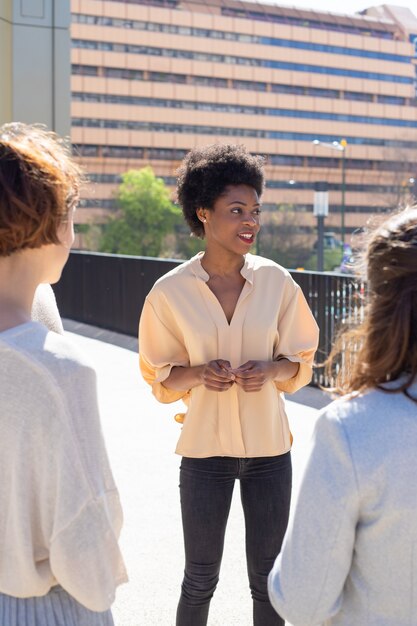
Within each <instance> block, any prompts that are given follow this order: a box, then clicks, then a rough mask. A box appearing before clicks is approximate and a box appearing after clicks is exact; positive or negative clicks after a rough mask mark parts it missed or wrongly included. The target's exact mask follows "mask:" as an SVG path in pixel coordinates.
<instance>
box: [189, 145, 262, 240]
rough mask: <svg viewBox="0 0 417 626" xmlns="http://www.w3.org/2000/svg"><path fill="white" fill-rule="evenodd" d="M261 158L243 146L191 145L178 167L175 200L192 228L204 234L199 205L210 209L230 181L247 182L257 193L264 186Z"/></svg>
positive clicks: (259, 193) (201, 234) (199, 235)
mask: <svg viewBox="0 0 417 626" xmlns="http://www.w3.org/2000/svg"><path fill="white" fill-rule="evenodd" d="M263 165H264V158H263V157H261V156H254V155H252V154H250V153H249V152H248V150H247V149H246V148H245V146H242V145H235V144H211V145H208V146H204V147H202V148H194V149H193V150H191V151H190V152H189V153H188V154H187V156H186V157H185V158H184V160H183V162H182V164H181V166H180V168H179V169H178V171H177V176H178V179H177V200H178V203H179V204H180V206H181V208H182V211H183V213H184V217H185V219H186V221H187V223H188V225H189V227H190V229H191V232H192V233H193V234H194V235H196V236H197V237H200V238H201V239H202V238H204V227H203V225H202V223H201V221H200V220H199V219H198V217H197V214H196V211H197V209H199V208H205V209H209V210H213V206H214V203H215V201H216V200H217V198H218V197H219V196H221V195H222V193H223V192H224V190H225V189H226V187H228V186H229V185H249V186H250V187H253V188H254V189H255V191H256V193H257V194H258V196H259V197H260V196H261V194H262V191H263V188H264V172H263Z"/></svg>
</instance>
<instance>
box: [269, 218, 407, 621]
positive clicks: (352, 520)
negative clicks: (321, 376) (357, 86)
mask: <svg viewBox="0 0 417 626" xmlns="http://www.w3.org/2000/svg"><path fill="white" fill-rule="evenodd" d="M364 260H365V270H366V281H367V295H366V298H367V304H366V308H365V313H364V319H363V321H362V323H361V324H360V325H359V326H358V327H356V328H353V329H351V330H348V331H347V332H345V333H343V334H342V335H340V337H339V339H338V341H337V343H336V345H335V348H334V350H333V352H332V354H331V356H330V361H329V371H330V372H331V373H333V374H334V375H335V377H336V388H337V390H338V391H339V392H340V393H341V394H342V395H343V396H344V397H343V398H341V399H339V400H337V401H336V402H333V403H332V404H331V405H329V406H328V407H327V408H326V409H324V411H323V412H322V414H321V415H320V417H319V419H318V422H317V426H316V431H315V436H314V438H313V442H312V448H311V452H310V456H309V459H308V462H307V466H306V469H305V473H304V477H303V480H302V483H301V488H300V492H299V496H298V499H297V501H296V505H295V510H294V514H293V515H292V519H291V522H290V525H289V527H288V531H287V534H286V537H285V540H284V545H283V549H282V552H281V554H280V555H279V556H278V558H277V560H276V563H275V566H274V568H273V570H272V572H271V574H270V577H269V592H270V598H271V602H272V604H273V606H274V607H275V609H276V610H277V611H278V612H279V614H280V615H283V616H284V617H285V618H286V619H287V620H289V621H290V622H291V624H293V625H294V626H309V625H311V626H313V625H317V624H322V623H326V625H327V624H329V625H332V626H336V625H337V626H352V624H358V625H359V624H360V625H362V624H363V625H365V624H366V626H405V625H406V624H407V625H410V624H417V481H416V475H417V207H413V208H410V209H407V210H405V211H402V212H401V213H398V214H396V215H394V216H392V217H390V218H389V219H388V220H386V221H385V222H384V223H383V224H382V225H381V226H379V228H377V230H376V231H375V232H374V233H373V234H372V235H371V237H370V239H369V243H368V245H367V247H366V250H365V257H364Z"/></svg>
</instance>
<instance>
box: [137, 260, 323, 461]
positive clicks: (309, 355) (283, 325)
mask: <svg viewBox="0 0 417 626" xmlns="http://www.w3.org/2000/svg"><path fill="white" fill-rule="evenodd" d="M202 254H203V253H199V254H197V255H196V256H195V257H193V258H192V259H190V260H189V261H187V262H185V263H183V264H182V265H179V266H178V267H177V268H175V269H174V270H172V271H171V272H168V274H165V276H162V278H160V279H159V280H158V281H157V282H156V283H155V285H154V287H153V288H152V290H151V291H150V293H149V294H148V296H147V298H146V301H145V304H144V308H143V311H142V315H141V320H140V324H139V352H140V367H141V371H142V374H143V377H144V379H145V380H146V381H147V382H148V383H149V384H150V385H151V386H152V391H153V393H154V395H155V397H156V398H157V399H158V400H159V401H160V402H175V401H176V400H179V399H180V398H182V399H183V400H184V401H185V403H186V404H187V407H188V410H187V412H186V414H185V419H184V423H183V426H182V431H181V435H180V438H179V441H178V445H177V448H176V452H177V453H178V454H181V455H183V456H189V457H210V456H231V457H257V456H274V455H278V454H283V453H284V452H287V451H288V450H289V449H290V448H291V434H290V430H289V427H288V420H287V416H286V413H285V403H284V397H283V393H282V392H283V391H285V392H288V393H292V392H294V391H296V390H297V389H299V388H300V387H303V386H304V385H306V384H307V383H308V382H309V381H310V379H311V372H312V363H313V357H314V353H315V351H316V349H317V343H318V327H317V324H316V322H315V320H314V318H313V315H312V313H311V311H310V309H309V307H308V304H307V302H306V300H305V298H304V295H303V293H302V291H301V289H300V287H299V286H298V285H297V284H296V283H295V282H294V280H293V279H292V277H291V275H290V274H289V272H287V271H286V270H285V269H284V268H282V267H281V266H279V265H277V264H276V263H274V262H273V261H270V260H268V259H264V258H262V257H258V256H254V255H252V254H247V255H246V256H245V263H244V266H243V267H242V270H241V274H242V276H243V277H244V278H245V279H246V282H245V284H244V286H243V289H242V292H241V294H240V297H239V300H238V302H237V305H236V309H235V312H234V315H233V318H232V320H231V322H230V324H229V323H228V322H227V319H226V317H225V314H224V312H223V309H222V307H221V305H220V303H219V301H218V300H217V298H216V296H215V295H214V294H213V292H212V291H211V290H210V288H209V287H208V286H207V284H206V282H207V281H208V279H209V276H208V274H207V272H205V270H204V269H203V267H202V265H201V257H202ZM279 356H285V357H286V358H287V359H289V360H290V361H294V362H296V363H300V367H299V370H298V373H297V374H296V375H295V376H294V377H293V378H291V379H290V380H287V381H285V382H273V381H268V382H267V383H265V385H264V386H263V388H262V389H261V390H260V391H257V392H251V393H248V392H245V391H243V390H242V388H241V387H239V386H238V385H233V386H232V387H231V388H230V389H229V390H227V391H224V392H216V391H210V390H208V389H206V387H205V386H204V385H198V386H197V387H194V388H193V389H191V390H189V391H174V390H172V389H167V388H166V387H165V386H164V384H163V382H164V380H165V379H166V378H167V377H168V376H169V374H170V371H171V368H172V367H174V366H184V367H186V366H195V365H201V364H203V363H207V362H208V361H211V360H213V359H226V360H228V361H230V363H231V365H232V367H239V366H240V365H242V364H243V363H245V362H246V361H248V360H251V359H255V360H264V361H268V360H273V359H277V358H278V357H279Z"/></svg>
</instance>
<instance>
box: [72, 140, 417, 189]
mask: <svg viewBox="0 0 417 626" xmlns="http://www.w3.org/2000/svg"><path fill="white" fill-rule="evenodd" d="M74 149H75V154H77V155H79V156H81V157H83V156H84V157H92V156H97V157H101V158H108V157H110V158H125V159H145V160H150V161H154V160H155V161H181V160H182V159H183V158H184V157H185V155H186V154H187V152H188V150H179V149H178V148H136V147H131V146H98V145H89V144H79V145H77V146H75V147H74ZM264 156H266V158H267V163H268V165H281V166H285V165H289V166H292V167H318V168H330V169H340V168H341V158H340V156H339V157H325V156H317V155H314V156H298V155H292V154H291V155H290V154H267V153H265V154H264ZM345 166H346V169H349V170H367V171H369V170H373V171H387V172H409V171H410V170H412V169H413V167H414V169H415V167H416V164H412V163H410V162H409V161H406V160H399V161H375V160H371V159H346V160H345ZM90 178H91V180H93V181H94V182H98V183H115V182H118V180H119V175H118V174H92V175H91V176H90Z"/></svg>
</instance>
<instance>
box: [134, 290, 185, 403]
mask: <svg viewBox="0 0 417 626" xmlns="http://www.w3.org/2000/svg"><path fill="white" fill-rule="evenodd" d="M166 307H167V310H166V311H165V315H166V316H167V317H169V315H170V312H169V310H168V305H166ZM167 322H168V320H163V319H162V315H161V313H159V314H158V313H157V312H156V310H155V308H154V306H153V305H152V303H151V302H150V300H149V299H148V298H147V299H146V301H145V304H144V306H143V310H142V315H141V318H140V323H139V367H140V370H141V373H142V376H143V378H144V380H145V381H146V382H147V383H148V384H149V385H150V386H151V387H152V393H153V394H154V396H155V398H156V399H157V400H158V401H159V402H163V403H170V402H176V401H177V400H180V399H181V398H183V399H184V398H186V397H187V396H188V395H189V392H188V391H187V390H185V391H176V390H174V389H168V388H167V387H165V385H164V384H163V383H164V381H165V380H166V379H167V378H168V376H169V375H170V373H171V370H172V368H173V367H178V366H179V367H187V366H189V364H190V363H189V357H188V353H187V350H186V348H185V345H184V340H183V338H182V336H181V334H180V333H179V332H175V324H172V327H173V329H174V330H171V328H169V327H168V325H167Z"/></svg>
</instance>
